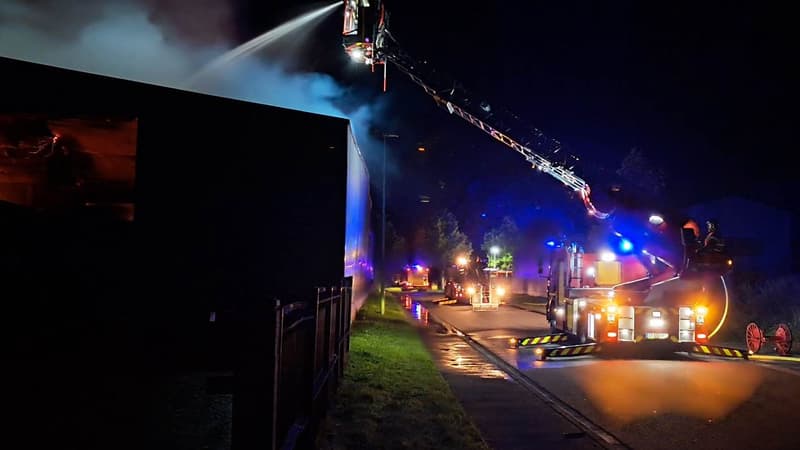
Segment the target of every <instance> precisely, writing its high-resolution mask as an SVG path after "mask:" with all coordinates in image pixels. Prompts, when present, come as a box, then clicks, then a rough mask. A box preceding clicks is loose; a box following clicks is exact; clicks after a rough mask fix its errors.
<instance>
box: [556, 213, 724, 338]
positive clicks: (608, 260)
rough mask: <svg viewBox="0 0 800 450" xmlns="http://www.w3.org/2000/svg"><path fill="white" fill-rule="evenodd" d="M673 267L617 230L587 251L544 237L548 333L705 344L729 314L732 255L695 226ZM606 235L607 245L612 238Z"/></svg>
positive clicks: (689, 231)
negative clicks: (708, 245) (708, 243)
mask: <svg viewBox="0 0 800 450" xmlns="http://www.w3.org/2000/svg"><path fill="white" fill-rule="evenodd" d="M681 233H682V235H683V236H685V237H686V238H685V239H684V246H685V247H686V252H685V255H686V256H685V258H684V260H683V261H682V262H681V264H680V265H679V266H676V265H674V264H672V263H670V262H669V261H667V260H665V259H663V258H661V257H659V256H657V255H655V254H652V253H651V252H649V251H648V250H647V249H646V248H637V246H635V245H634V244H633V243H631V241H630V240H628V239H626V238H624V237H622V236H615V238H616V239H615V240H616V241H617V244H618V245H616V246H614V245H609V243H608V241H606V242H602V243H600V244H597V243H595V244H594V248H593V249H591V250H587V249H585V248H584V247H583V246H581V245H579V244H577V243H575V242H569V243H567V242H559V243H556V242H555V241H550V242H549V243H548V244H549V246H550V247H551V252H550V261H549V262H550V264H549V270H548V274H547V279H548V289H547V295H548V302H547V308H546V315H547V319H548V321H549V323H550V327H551V332H552V333H554V334H555V333H569V334H570V335H571V336H574V338H575V341H577V342H578V343H581V344H584V343H587V342H598V343H622V342H630V343H637V342H642V341H650V340H661V341H670V342H673V343H677V344H683V343H699V344H706V343H708V341H709V339H710V338H711V337H713V336H714V335H715V334H716V333H717V332H718V331H719V329H720V328H721V326H722V324H723V322H724V321H725V318H726V316H727V313H728V300H729V299H728V291H727V286H726V282H725V275H726V274H727V273H728V272H729V271H730V270H731V269H732V266H733V260H732V259H730V257H729V256H728V255H727V254H726V253H725V252H724V251H719V250H708V251H707V252H704V251H703V250H704V249H702V248H701V247H700V245H699V244H698V243H697V242H696V240H695V239H693V238H691V237H689V236H690V235H691V234H693V232H692V231H691V230H689V229H687V228H681ZM613 241H614V240H613V239H612V244H613Z"/></svg>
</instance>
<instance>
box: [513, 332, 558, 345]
mask: <svg viewBox="0 0 800 450" xmlns="http://www.w3.org/2000/svg"><path fill="white" fill-rule="evenodd" d="M567 339H569V335H568V334H566V333H561V334H549V335H547V336H536V337H526V338H520V339H519V340H518V344H517V345H518V346H520V347H525V346H526V345H542V344H557V343H559V342H566V340H567Z"/></svg>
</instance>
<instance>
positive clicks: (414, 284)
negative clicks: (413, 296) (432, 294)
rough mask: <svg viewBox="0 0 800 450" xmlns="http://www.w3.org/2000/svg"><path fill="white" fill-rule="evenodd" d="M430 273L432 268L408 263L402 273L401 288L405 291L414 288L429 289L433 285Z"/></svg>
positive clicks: (419, 289)
mask: <svg viewBox="0 0 800 450" xmlns="http://www.w3.org/2000/svg"><path fill="white" fill-rule="evenodd" d="M429 275H430V268H428V267H425V266H421V265H419V264H415V265H413V266H410V265H407V266H405V267H404V268H403V272H402V273H401V274H400V288H401V289H402V290H404V291H408V290H412V289H416V290H418V291H427V290H428V289H430V287H431V284H430V279H429V278H428V276H429Z"/></svg>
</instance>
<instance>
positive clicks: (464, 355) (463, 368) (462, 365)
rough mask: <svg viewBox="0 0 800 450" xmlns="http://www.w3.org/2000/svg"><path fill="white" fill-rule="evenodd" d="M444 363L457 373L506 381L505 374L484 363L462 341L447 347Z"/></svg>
mask: <svg viewBox="0 0 800 450" xmlns="http://www.w3.org/2000/svg"><path fill="white" fill-rule="evenodd" d="M445 363H446V364H447V366H448V367H451V368H453V369H457V370H458V372H459V373H463V374H466V375H475V376H479V377H481V378H499V379H508V376H507V375H506V374H505V373H503V372H502V371H500V370H498V369H497V368H496V367H495V366H494V365H492V364H489V363H488V362H486V361H484V360H483V358H482V357H480V356H479V355H477V354H476V353H475V350H473V349H472V347H470V346H469V344H467V343H466V342H463V341H454V342H453V343H451V344H449V345H448V355H447V358H446V359H445Z"/></svg>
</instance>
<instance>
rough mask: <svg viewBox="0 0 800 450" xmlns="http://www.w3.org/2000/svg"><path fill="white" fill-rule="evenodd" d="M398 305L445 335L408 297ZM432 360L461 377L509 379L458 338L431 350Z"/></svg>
mask: <svg viewBox="0 0 800 450" xmlns="http://www.w3.org/2000/svg"><path fill="white" fill-rule="evenodd" d="M400 303H401V304H402V305H403V307H404V308H405V309H406V310H408V311H410V312H411V317H413V318H414V320H416V321H417V322H419V323H420V324H422V325H423V326H426V327H430V328H433V329H435V330H436V332H437V333H439V334H447V330H446V329H445V328H444V327H443V326H442V325H441V324H439V323H437V322H435V321H432V320H430V315H429V313H428V308H426V307H424V306H422V304H421V303H420V302H418V301H415V300H414V299H413V298H412V297H411V296H410V295H402V296H401V297H400ZM431 354H432V356H433V357H434V358H437V359H438V360H439V361H441V362H442V363H444V365H445V366H447V367H448V368H449V369H451V370H453V371H455V372H457V373H459V374H463V375H471V376H477V377H480V378H492V379H506V380H507V379H509V377H508V376H507V375H506V374H505V373H503V372H502V371H500V370H499V369H497V368H496V367H495V366H494V365H492V364H490V363H488V362H486V361H484V359H483V357H482V356H480V354H479V353H478V352H477V351H476V350H475V349H473V348H472V347H471V346H470V345H469V344H467V343H466V342H464V341H463V340H461V339H460V338H455V337H453V338H452V339H447V340H443V341H442V342H440V343H439V345H438V348H434V349H431Z"/></svg>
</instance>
